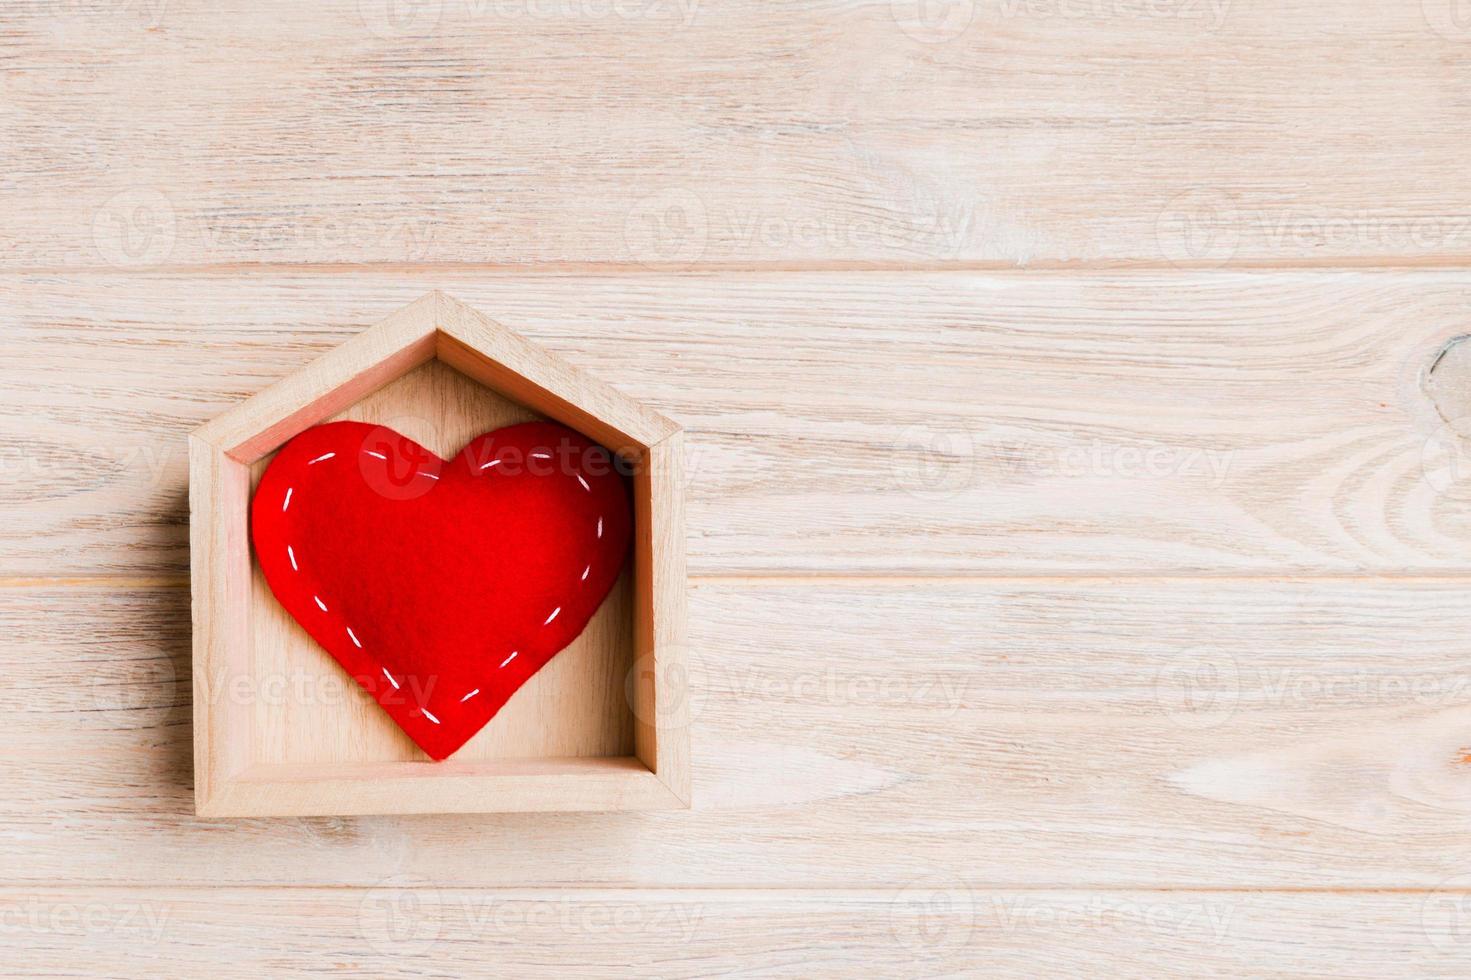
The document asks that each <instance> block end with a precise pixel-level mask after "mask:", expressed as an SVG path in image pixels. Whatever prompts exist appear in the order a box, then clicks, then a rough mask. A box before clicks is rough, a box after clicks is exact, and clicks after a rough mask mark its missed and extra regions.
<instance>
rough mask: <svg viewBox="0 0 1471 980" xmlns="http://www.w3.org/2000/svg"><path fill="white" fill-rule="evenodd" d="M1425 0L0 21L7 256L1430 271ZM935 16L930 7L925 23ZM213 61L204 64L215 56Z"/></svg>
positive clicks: (7, 17) (1441, 24) (191, 8)
mask: <svg viewBox="0 0 1471 980" xmlns="http://www.w3.org/2000/svg"><path fill="white" fill-rule="evenodd" d="M1457 13H1458V10H1457V7H1456V5H1455V2H1454V0H1414V2H1404V3H1382V2H1378V3H1376V2H1371V0H1354V2H1351V3H1346V4H1339V5H1335V6H1334V7H1332V8H1325V7H1324V6H1323V5H1322V4H1320V3H1314V2H1311V0H1283V2H1278V3H1271V4H1263V3H1245V2H1239V0H1237V2H1232V0H1158V2H1149V3H1144V2H1139V3H1135V2H1129V0H958V2H955V3H948V4H945V5H943V6H926V5H923V4H919V3H909V2H906V0H898V2H895V3H890V2H888V0H885V2H880V3H860V4H854V3H847V2H842V0H818V2H812V3H804V4H800V5H796V6H786V7H784V8H783V9H782V11H781V12H780V15H778V16H773V14H772V12H771V10H770V7H769V5H768V4H766V3H763V2H761V0H629V2H627V3H622V4H605V3H581V2H576V3H538V2H529V0H501V2H496V0H463V2H462V0H442V2H441V0H426V2H423V3H416V4H402V3H394V2H391V0H361V2H359V0H329V2H324V3H316V4H311V5H309V7H307V8H305V9H304V8H303V7H302V5H300V4H296V3H292V2H290V0H270V2H262V3H253V4H231V5H229V6H227V7H224V8H222V7H220V6H219V5H218V4H212V3H206V2H204V0H138V2H135V3H116V4H78V3H65V2H56V3H36V4H25V5H21V6H18V7H11V8H8V9H7V10H6V12H5V14H4V19H3V21H0V29H3V31H4V41H5V64H6V66H7V81H6V89H5V93H6V98H5V99H4V101H3V102H0V114H3V115H0V123H3V126H4V129H5V131H6V132H7V133H9V134H11V137H12V138H10V139H6V140H5V141H3V146H0V173H4V174H5V175H6V177H5V180H4V182H3V183H0V208H3V209H4V212H5V214H6V218H7V220H6V222H5V224H4V228H3V230H0V255H3V256H4V262H5V264H6V265H8V266H9V267H10V268H17V267H30V268H36V267H45V268H57V267H78V266H86V267H107V266H109V265H113V266H117V267H134V266H140V267H146V266H156V265H179V264H187V265H195V264H225V265H229V264H235V263H259V262H300V263H324V262H325V263H361V262H389V263H405V262H440V263H443V262H471V263H500V264H511V265H516V266H525V265H528V264H532V263H544V262H562V263H567V262H572V263H577V262H615V263H625V264H634V263H651V264H656V265H673V266H679V267H683V266H686V265H689V264H691V263H696V262H716V263H720V262H725V263H751V262H763V263H764V262H783V263H792V262H798V263H830V262H861V263H874V262H880V263H935V262H947V261H955V260H959V261H977V262H994V263H998V264H1002V265H1013V264H1027V263H1062V262H1069V263H1070V262H1117V261H1147V262H1152V263H1164V262H1181V263H1205V264H1213V263H1218V262H1227V261H1252V262H1262V261H1266V262H1322V261H1325V260H1326V261H1332V260H1334V259H1350V260H1365V261H1367V260H1388V261H1393V262H1414V261H1443V260H1447V259H1449V258H1453V257H1454V258H1464V257H1465V256H1467V254H1468V252H1471V191H1468V190H1467V188H1466V185H1465V181H1464V180H1462V179H1461V175H1462V170H1463V167H1462V165H1463V162H1464V160H1463V152H1462V150H1463V147H1464V145H1465V144H1466V142H1467V140H1468V139H1471V120H1468V118H1467V115H1466V113H1465V111H1464V101H1465V98H1466V95H1467V92H1466V87H1465V74H1466V73H1465V67H1466V62H1467V58H1468V54H1467V52H1468V50H1471V46H1468V43H1467V42H1468V41H1471V27H1468V26H1467V23H1466V22H1465V21H1464V19H1457V16H1456V15H1457ZM927 21H928V23H927ZM225 59H227V60H228V63H229V70H228V71H221V64H222V60H225Z"/></svg>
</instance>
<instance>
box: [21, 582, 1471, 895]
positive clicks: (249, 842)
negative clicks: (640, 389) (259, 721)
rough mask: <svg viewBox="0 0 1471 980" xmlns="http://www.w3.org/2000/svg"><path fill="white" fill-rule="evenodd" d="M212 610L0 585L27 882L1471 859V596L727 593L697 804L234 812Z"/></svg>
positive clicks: (1304, 865)
mask: <svg viewBox="0 0 1471 980" xmlns="http://www.w3.org/2000/svg"><path fill="white" fill-rule="evenodd" d="M186 604H187V598H186V597H185V595H184V594H183V590H182V589H152V590H138V591H125V590H117V589H115V588H112V587H104V588H96V589H86V588H56V589H39V590H38V589H28V588H9V589H4V590H0V628H3V632H4V635H6V636H8V637H11V638H12V642H11V643H10V644H8V645H7V646H6V648H5V649H4V650H3V651H0V657H3V658H4V659H3V664H0V669H3V672H4V675H5V676H6V677H8V678H9V679H10V682H9V684H8V686H7V687H6V689H5V691H4V707H6V708H7V709H9V710H7V711H5V712H3V713H0V746H3V750H0V752H3V754H0V779H3V781H4V784H5V785H6V786H7V792H6V794H5V795H4V799H3V800H0V861H3V864H4V867H5V868H6V874H7V878H8V880H9V881H11V882H37V883H44V882H51V881H55V880H58V879H60V880H64V881H90V882H96V883H99V884H101V883H109V884H147V883H155V884H160V885H167V884H198V885H204V884H242V885H245V884H248V885H262V884H282V885H284V884H298V885H301V884H317V885H354V886H368V885H372V884H373V883H375V882H376V881H378V880H379V879H381V878H384V877H388V876H391V875H395V874H409V875H416V876H420V877H422V878H423V879H426V880H428V881H432V882H436V883H439V884H442V885H461V886H473V887H513V886H551V885H555V886H562V885H571V884H593V885H620V886H635V885H637V886H649V887H685V886H721V887H755V886H769V887H776V886H780V887H884V886H896V887H897V886H898V885H899V884H900V883H902V882H906V881H909V880H911V879H913V878H915V877H917V876H920V875H923V874H929V873H944V874H946V875H949V876H951V877H953V878H956V879H958V880H960V881H962V882H965V883H966V885H967V886H968V887H969V886H990V885H998V886H1028V887H1047V886H1056V885H1057V884H1058V883H1060V882H1062V883H1071V884H1075V885H1088V886H1090V887H1091V886H1100V887H1102V886H1107V887H1149V888H1154V887H1162V886H1173V887H1202V888H1217V887H1234V888H1269V887H1288V888H1302V887H1309V886H1311V887H1316V888H1345V887H1362V888H1403V887H1419V888H1435V887H1440V886H1442V885H1443V884H1444V883H1445V882H1447V881H1448V880H1451V879H1455V878H1456V877H1457V876H1459V875H1462V874H1464V871H1465V868H1466V866H1467V863H1468V861H1471V765H1468V764H1467V761H1466V760H1467V759H1468V758H1471V734H1468V732H1471V665H1468V662H1467V658H1466V656H1465V655H1464V650H1463V647H1464V644H1463V643H1462V642H1461V640H1460V639H1459V638H1460V637H1462V636H1464V635H1465V634H1466V632H1467V630H1468V628H1471V622H1468V616H1471V613H1468V611H1467V607H1466V603H1465V590H1464V588H1463V587H1462V586H1460V584H1459V583H1456V582H1442V583H1431V582H1424V581H1419V582H1414V583H1412V584H1406V583H1402V582H1394V581H1384V582H1372V581H1316V580H1280V581H1232V582H1225V581H1218V582H1197V581H1188V580H1174V581H1171V580H1156V581H1131V580H1120V581H1113V582H1108V581H1095V582H1087V583H1085V582H1067V581H1061V582H1034V583H1020V582H1012V583H1007V582H998V583H979V582H976V583H941V582H914V583H911V584H907V585H902V584H898V585H896V584H895V583H892V582H851V583H847V584H844V583H833V582H828V583H823V582H812V583H807V584H803V583H801V582H788V583H768V584H758V583H744V584H742V583H719V584H712V583H706V584H703V585H700V586H698V587H697V588H695V589H694V590H693V593H692V601H691V609H690V623H691V636H690V651H689V664H690V670H691V680H690V689H691V703H690V704H689V706H688V715H689V717H690V719H691V725H690V732H689V734H690V739H691V759H692V762H693V782H694V789H693V799H694V809H693V810H690V811H684V812H669V813H649V814H583V815H572V814H567V815H556V814H552V815H530V814H528V815H515V814H507V815H497V816H481V817H472V816H449V815H446V816H423V817H415V818H392V817H381V818H374V817H359V818H341V819H326V818H322V819H300V820H243V821H233V822H228V823H211V822H208V821H200V820H197V819H196V818H195V817H194V816H193V815H192V797H191V787H190V772H189V755H190V753H189V744H190V726H189V711H188V694H187V690H188V682H187V677H188V654H187V648H188V634H187V628H186V626H185V618H184V616H183V611H184V609H185V608H186ZM78 624H84V625H85V628H78ZM58 676H61V677H68V678H78V680H77V682H76V683H69V684H58V683H57V682H56V678H57V677H58ZM524 693H525V692H523V695H524ZM256 696H258V697H276V698H288V699H289V698H292V697H298V696H304V695H297V694H295V693H294V692H293V690H292V689H291V688H290V687H286V688H285V689H284V690H265V689H263V690H261V691H260V692H259V693H258V694H257V695H256ZM521 696H522V695H518V696H517V697H521ZM514 707H515V703H514V699H513V708H514ZM77 760H86V761H85V763H84V764H78V761H77ZM58 814H64V815H65V816H64V819H59V818H58ZM632 853H637V855H638V856H639V859H638V860H636V861H633V860H630V859H629V858H630V854H632ZM1451 887H1461V886H1455V885H1453V886H1451Z"/></svg>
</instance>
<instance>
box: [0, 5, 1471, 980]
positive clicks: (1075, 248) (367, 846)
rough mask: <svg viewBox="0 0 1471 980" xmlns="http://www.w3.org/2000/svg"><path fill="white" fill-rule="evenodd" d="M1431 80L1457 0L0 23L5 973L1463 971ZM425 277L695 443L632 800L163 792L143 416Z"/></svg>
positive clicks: (177, 715) (390, 303) (1454, 452)
mask: <svg viewBox="0 0 1471 980" xmlns="http://www.w3.org/2000/svg"><path fill="white" fill-rule="evenodd" d="M1468 69H1471V19H1468V18H1467V17H1466V16H1465V14H1464V11H1463V10H1461V9H1460V8H1458V7H1457V5H1456V3H1455V0H1411V2H1403V3H1400V2H1390V0H1350V2H1346V3H1343V4H1337V5H1323V4H1320V3H1310V2H1308V0H1282V2H1277V3H1271V4H1266V3H1251V2H1246V0H1158V2H1148V3H1145V2H1137V3H1136V2H1132V0H951V2H948V3H939V2H936V3H928V4H921V3H917V2H916V3H910V2H908V0H894V2H887V0H885V2H872V3H849V2H841V3H840V2H835V0H834V2H828V0H816V2H806V3H777V4H773V3H758V2H756V0H628V2H626V3H618V4H610V3H602V2H598V0H510V2H506V0H417V2H413V0H360V2H359V0H326V2H323V3H318V4H311V5H301V4H292V3H287V2H285V0H266V2H252V3H244V2H227V3H208V4H207V3H204V2H202V0H96V2H91V0H87V2H79V0H54V2H35V3H26V4H17V5H9V6H6V7H4V8H3V9H0V135H3V137H4V138H3V139H0V214H3V215H4V219H3V220H0V505H3V506H0V627H3V636H4V637H5V638H6V639H7V640H8V641H9V642H7V643H5V644H3V645H0V677H3V678H4V680H5V682H4V683H3V684H0V705H3V707H4V708H5V709H7V710H5V711H3V712H0V782H3V785H4V787H5V791H4V792H3V793H0V869H3V870H0V948H3V949H4V951H5V971H6V972H7V973H8V974H17V975H19V974H44V975H58V974H63V975H75V974H98V975H110V976H147V977H155V976H160V975H177V976H189V977H193V976H198V975H200V974H201V973H205V972H208V973H209V974H210V975H212V976H221V977H226V976H253V975H262V974H269V975H281V976H286V975H306V974H308V973H316V974H320V973H322V972H329V971H335V972H349V973H365V974H369V975H403V976H409V975H416V976H417V975H431V976H454V977H458V976H465V975H472V974H475V973H478V972H492V971H493V972H498V973H504V974H506V975H514V976H525V975H528V974H532V973H538V972H554V973H558V974H586V975H594V976H596V975H619V974H622V973H625V972H626V971H630V970H631V971H635V972H638V973H642V974H648V975H657V976H697V975H708V974H714V973H760V974H770V975H792V976H814V975H824V976H827V975H831V976H842V975H852V976H872V975H874V974H875V973H878V974H883V975H958V974H975V975H997V976H1032V975H1057V976H1089V975H1098V974H1102V975H1119V976H1158V975H1161V974H1178V975H1192V976H1193V975H1222V976H1227V975H1242V974H1251V975H1266V974H1272V975H1300V976H1321V975H1325V974H1331V975H1341V976H1362V977H1375V978H1378V977H1390V976H1427V975H1435V976H1458V975H1465V974H1466V973H1467V972H1471V930H1468V929H1467V927H1466V923H1467V922H1468V921H1471V649H1468V641H1467V640H1466V639H1465V637H1466V636H1467V635H1468V634H1471V630H1468V627H1471V612H1468V607H1467V603H1466V601H1465V599H1466V595H1467V587H1468V579H1467V575H1468V572H1471V449H1468V443H1467V439H1468V438H1471V345H1460V344H1459V340H1460V339H1461V338H1462V337H1464V336H1465V335H1467V334H1471V190H1468V185H1467V182H1466V181H1465V179H1464V171H1465V147H1466V146H1467V145H1468V138H1471V112H1468V108H1467V107H1468V105H1471V88H1468V79H1471V70H1468ZM433 288H439V289H444V290H446V291H447V292H449V293H451V294H453V295H455V296H456V297H458V298H460V299H462V300H464V301H466V302H468V303H471V304H472V305H474V306H477V307H479V308H481V309H483V310H485V311H486V312H488V313H490V314H491V315H493V316H495V317H497V318H498V319H501V320H503V321H504V322H506V323H508V324H510V325H512V326H514V327H515V328H517V329H518V330H521V331H522V332H524V333H525V334H527V335H528V336H530V337H532V338H533V339H535V340H537V341H538V342H541V343H543V344H545V345H547V346H548V347H550V348H552V349H554V350H556V351H557V352H559V353H561V354H562V355H564V356H566V357H567V358H569V359H571V360H573V361H574V362H576V363H578V364H579V365H581V366H583V367H585V368H587V369H589V370H590V371H593V372H594V373H596V374H598V375H599V376H601V377H603V378H604V379H606V380H608V381H610V382H611V383H613V384H615V385H617V386H618V387H619V388H621V389H622V390H624V391H626V392H627V393H629V394H631V395H633V396H635V397H638V398H640V399H643V400H645V401H647V402H648V403H649V404H651V405H652V406H654V407H655V408H657V409H658V410H659V411H661V412H664V413H666V414H668V415H670V416H671V417H673V418H675V419H676V420H678V421H679V422H680V423H681V424H683V425H684V426H686V428H687V430H688V432H689V443H690V458H689V467H688V468H689V470H690V483H689V487H688V493H689V499H690V507H689V529H688V530H689V555H690V571H691V638H690V646H691V649H690V656H691V661H692V665H693V668H694V677H693V684H692V691H693V697H694V702H693V704H692V705H691V707H692V711H691V716H692V730H691V736H692V750H693V759H694V777H695V787H694V792H695V806H694V809H693V810H692V811H690V812H684V813H677V812H671V813H652V814H616V815H596V814H593V815H587V814H584V815H568V814H559V815H550V816H536V815H502V816H491V817H466V816H437V817H436V816H426V817H410V818H402V817H360V818H338V819H327V818H320V819H316V818H314V819H289V820H247V821H229V822H214V821H203V820H198V819H196V818H194V817H193V816H192V809H191V795H192V773H191V763H190V739H191V732H190V727H189V709H190V704H189V698H190V689H189V683H188V677H189V655H188V649H189V619H188V592H187V580H186V572H187V568H188V548H187V536H186V531H187V498H186V490H187V474H186V460H185V446H184V434H185V433H186V432H187V431H188V430H189V429H190V428H192V427H193V426H195V425H197V424H198V423H200V422H201V421H203V420H205V419H207V418H210V417H212V416H213V415H215V414H217V413H218V412H220V411H221V410H222V409H223V408H225V407H226V406H228V405H230V404H233V403H235V402H237V401H238V400H240V399H242V398H244V397H246V396H248V395H250V394H251V393H253V392H256V391H259V390H261V389H262V388H264V387H266V386H267V385H269V384H270V383H271V382H273V381H275V380H276V379H278V378H280V377H282V376H284V375H285V374H288V373H290V372H291V371H292V370H294V369H296V368H298V367H300V366H302V365H304V364H306V363H307V362H309V361H310V360H311V359H312V358H313V357H315V356H316V355H318V354H319V353H321V352H323V351H325V350H328V349H330V348H331V347H332V346H334V345H335V344H337V343H340V342H341V341H342V340H344V339H345V338H347V337H349V336H351V335H352V334H353V333H354V332H355V331H357V330H360V329H362V328H363V327H364V326H366V325H368V324H371V323H373V322H375V321H376V320H378V319H379V318H381V317H382V316H383V315H385V314H387V313H388V312H391V311H392V310H394V309H395V308H397V307H399V306H401V305H403V304H405V303H407V302H409V301H410V300H412V299H414V298H416V297H417V296H419V295H421V294H422V293H423V292H425V291H427V290H429V289H433ZM268 693H269V692H259V696H262V697H265V696H268Z"/></svg>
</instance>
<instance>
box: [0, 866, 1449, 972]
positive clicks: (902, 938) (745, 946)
mask: <svg viewBox="0 0 1471 980" xmlns="http://www.w3.org/2000/svg"><path fill="white" fill-rule="evenodd" d="M1468 907H1471V895H1468V894H1467V893H1466V892H1464V891H1457V892H1444V893H1436V894H1430V895H1406V894H1364V893H1350V894H1314V895H1273V894H1256V893H1250V892H1243V893H1230V892H1226V893H1222V892H1157V891H1104V892H1089V891H1086V890H1078V889H1073V890H1065V891H1057V892H1032V891H1001V890H991V889H964V888H959V887H956V886H954V885H947V884H946V883H944V882H932V881H929V880H921V881H918V882H915V883H912V884H910V885H908V886H905V887H899V888H895V889H886V890H871V891H846V892H801V891H799V892H792V891H785V890H783V891H766V892H763V891H755V890H742V891H719V890H716V891H693V892H690V891H685V892H679V891H627V890H593V889H588V890H562V889H548V890H529V891H528V890H521V891H503V890H489V891H470V890H465V889H457V888H436V887H432V886H430V887H426V886H425V884H424V883H422V882H418V883H414V882H410V881H407V880H390V881H385V882H383V883H381V884H379V885H378V886H376V887H374V888H371V889H361V890H358V889H351V890H344V889H314V888H293V889H289V890H281V891H277V892H267V891H263V890H259V889H236V888H210V889H183V890H175V891H168V892H159V891H152V890H139V889H131V888H127V889H107V890H103V891H87V890H84V889H77V888H50V889H38V890H29V889H17V888H8V889H4V890H3V891H0V917H3V921H4V923H5V926H4V928H5V935H6V938H7V940H18V942H17V943H16V946H15V947H13V948H12V949H11V950H9V951H8V952H9V953H10V955H9V957H8V960H7V968H8V969H9V970H11V971H12V972H13V973H15V974H17V975H31V974H32V973H36V974H42V973H55V972H58V971H59V970H67V971H71V972H74V973H76V974H80V975H90V974H92V973H94V972H97V973H105V974H106V975H107V976H110V977H119V978H123V977H127V978H131V977H141V978H148V980H153V978H155V977H191V978H192V977H197V976H200V975H203V974H208V975H209V976H212V977H257V976H260V975H262V974H269V975H271V976H279V977H315V976H321V975H323V974H331V973H339V972H342V973H351V974H354V975H371V976H380V977H398V976H404V977H409V976H413V977H445V978H455V977H461V976H464V975H465V974H466V973H467V972H470V971H473V972H474V973H475V974H476V975H477V976H494V977H522V976H528V975H541V974H548V973H555V974H556V975H557V976H579V977H583V976H585V977H626V976H629V975H630V974H636V975H647V976H659V977H671V978H684V977H689V978H693V977H708V976H726V975H738V976H746V975H750V974H752V973H759V974H760V975H761V976H775V977H811V976H814V975H821V976H824V977H854V978H867V977H873V976H875V975H880V976H914V975H921V976H998V975H1005V976H1048V977H1069V978H1078V977H1096V976H1100V975H1107V976H1113V977H1130V978H1133V977H1138V978H1154V977H1159V976H1176V975H1178V976H1192V977H1199V976H1212V977H1234V976H1272V977H1324V976H1333V977H1350V978H1364V980H1381V978H1399V977H1405V978H1412V977H1413V978H1419V977H1426V976H1456V975H1458V974H1459V972H1460V971H1461V970H1462V969H1463V968H1464V965H1465V956H1466V949H1465V947H1466V938H1465V935H1464V930H1463V929H1462V928H1461V925H1462V922H1463V917H1464V914H1465V910H1466V909H1467V908H1468ZM242 935H248V936H250V937H252V940H251V941H250V942H248V943H241V942H240V941H239V937H240V936H242ZM1325 936H1332V937H1333V940H1332V942H1325V941H1324V937H1325Z"/></svg>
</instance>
